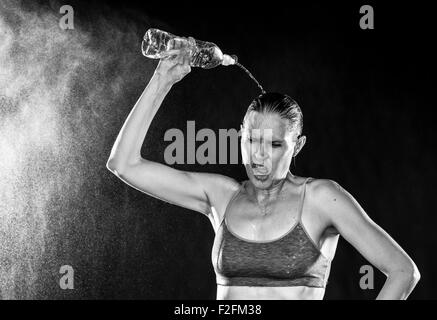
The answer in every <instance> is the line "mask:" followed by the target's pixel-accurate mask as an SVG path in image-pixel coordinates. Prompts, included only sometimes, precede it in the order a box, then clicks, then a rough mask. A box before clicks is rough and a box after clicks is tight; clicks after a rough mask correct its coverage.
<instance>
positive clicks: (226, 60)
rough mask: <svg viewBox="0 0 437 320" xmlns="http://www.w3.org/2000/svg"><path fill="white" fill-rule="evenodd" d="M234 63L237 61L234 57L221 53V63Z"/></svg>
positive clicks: (226, 64) (225, 64)
mask: <svg viewBox="0 0 437 320" xmlns="http://www.w3.org/2000/svg"><path fill="white" fill-rule="evenodd" d="M235 63H237V61H235V59H234V58H232V57H231V56H229V55H227V54H224V55H223V61H222V65H224V66H229V65H232V64H235Z"/></svg>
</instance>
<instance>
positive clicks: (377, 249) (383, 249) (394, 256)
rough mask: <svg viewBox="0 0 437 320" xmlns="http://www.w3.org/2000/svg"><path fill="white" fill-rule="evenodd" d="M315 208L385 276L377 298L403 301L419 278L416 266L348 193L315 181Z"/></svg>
mask: <svg viewBox="0 0 437 320" xmlns="http://www.w3.org/2000/svg"><path fill="white" fill-rule="evenodd" d="M316 181H317V183H315V184H314V187H313V190H312V195H313V196H314V198H315V201H316V205H317V207H318V209H319V210H321V211H322V212H323V213H324V215H325V216H326V217H328V220H329V222H330V223H331V225H332V226H334V227H335V228H336V229H337V230H338V232H339V233H340V234H341V236H343V237H344V238H345V239H346V241H348V242H349V243H350V244H351V245H353V246H354V247H355V248H356V249H357V250H358V251H359V252H360V253H361V254H362V255H363V256H364V258H366V259H367V260H368V261H369V262H370V263H371V264H372V265H374V266H375V267H377V268H378V269H379V270H380V271H381V272H383V273H384V274H385V275H386V276H387V280H386V282H385V284H384V286H383V288H382V289H381V291H380V292H379V294H378V296H377V298H376V299H379V300H382V299H386V300H388V299H389V300H397V299H406V298H407V297H408V296H409V295H410V293H411V291H413V289H414V287H415V286H416V284H417V282H418V281H419V279H420V273H419V270H418V269H417V266H416V264H415V263H414V262H413V260H412V259H411V258H410V257H409V256H408V254H407V253H406V252H405V251H404V250H403V249H402V248H401V247H400V246H399V245H398V244H397V243H396V242H395V241H394V240H393V239H392V238H391V237H390V235H389V234H388V233H387V232H385V231H384V230H383V229H382V228H381V227H379V226H378V225H377V224H376V223H375V222H373V221H372V220H371V219H370V218H369V216H368V215H367V214H366V212H365V211H364V210H363V208H361V206H360V205H359V203H358V202H357V201H356V200H355V199H354V197H352V195H351V194H349V192H347V191H346V190H344V189H343V188H342V187H341V186H340V185H339V184H338V183H336V182H335V181H332V180H327V179H320V180H316Z"/></svg>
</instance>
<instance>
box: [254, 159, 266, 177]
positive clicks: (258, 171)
mask: <svg viewBox="0 0 437 320" xmlns="http://www.w3.org/2000/svg"><path fill="white" fill-rule="evenodd" d="M252 172H253V175H254V176H255V177H256V178H259V179H264V178H267V177H268V175H269V170H268V169H267V168H266V167H264V166H263V165H259V164H256V163H252Z"/></svg>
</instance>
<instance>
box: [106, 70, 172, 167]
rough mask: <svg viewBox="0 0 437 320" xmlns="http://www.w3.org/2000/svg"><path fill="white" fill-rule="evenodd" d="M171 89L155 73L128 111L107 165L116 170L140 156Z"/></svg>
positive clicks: (161, 77) (160, 76)
mask: <svg viewBox="0 0 437 320" xmlns="http://www.w3.org/2000/svg"><path fill="white" fill-rule="evenodd" d="M170 89H171V83H170V82H169V81H167V80H166V78H165V77H164V76H162V75H160V74H159V73H155V74H154V75H153V76H152V78H151V79H150V81H149V83H148V85H147V86H146V88H145V89H144V91H143V93H142V94H141V96H140V98H139V99H138V101H137V103H136V104H135V106H134V107H133V109H132V110H131V112H130V113H129V115H128V117H127V118H126V121H125V122H124V124H123V127H122V128H121V130H120V132H119V134H118V136H117V139H116V140H115V143H114V145H113V147H112V150H111V155H110V157H109V160H108V163H107V167H108V168H110V169H117V170H118V171H120V170H122V168H123V167H124V166H125V165H126V164H129V163H134V162H135V161H137V160H138V159H140V157H141V146H142V144H143V142H144V139H145V137H146V134H147V131H148V130H149V127H150V124H151V122H152V120H153V118H154V116H155V114H156V112H157V111H158V109H159V107H160V106H161V103H162V101H163V100H164V98H165V96H166V95H167V93H168V92H169V90H170Z"/></svg>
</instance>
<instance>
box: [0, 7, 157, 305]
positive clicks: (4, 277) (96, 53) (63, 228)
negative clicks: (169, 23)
mask: <svg viewBox="0 0 437 320" xmlns="http://www.w3.org/2000/svg"><path fill="white" fill-rule="evenodd" d="M61 5H62V4H60V3H57V2H55V1H50V6H51V7H50V6H48V5H47V4H45V5H41V4H38V2H33V1H32V2H30V1H16V0H2V1H1V2H0V153H1V157H0V299H32V298H36V297H50V298H53V297H55V296H56V294H61V293H59V292H60V291H62V290H59V288H56V284H57V281H58V279H59V268H60V266H61V265H63V264H69V263H70V262H71V261H72V260H74V259H76V260H75V261H79V258H77V255H79V256H81V257H84V258H85V259H88V258H90V259H92V260H93V262H91V263H92V264H91V267H92V268H95V269H96V270H99V265H98V263H100V262H99V255H102V254H103V253H102V252H101V250H102V249H100V248H102V247H104V245H102V241H105V240H104V239H105V236H102V235H99V233H98V230H99V228H102V226H101V225H98V223H97V222H96V219H97V217H98V216H99V214H100V212H99V211H105V210H106V212H105V214H107V215H108V214H109V212H108V211H109V206H108V204H107V203H105V202H108V199H107V198H105V197H103V196H102V194H101V192H102V191H101V190H102V187H101V184H102V182H101V181H102V179H103V178H104V175H102V171H106V170H105V161H106V158H107V156H108V155H109V153H108V151H109V150H107V149H105V148H106V147H107V145H108V143H107V141H105V132H106V134H107V133H108V129H110V130H112V125H111V122H110V119H112V118H116V117H117V113H122V112H124V111H123V110H120V108H119V105H118V104H121V103H120V101H121V100H120V99H122V96H124V95H125V90H126V88H129V87H133V86H134V83H141V81H140V79H142V78H144V73H145V71H146V69H147V67H146V66H145V64H146V63H147V62H145V61H144V60H143V59H142V57H141V56H140V55H138V43H139V41H140V35H141V32H140V31H139V30H136V29H135V28H134V27H133V26H132V25H131V24H129V23H128V22H125V20H123V21H118V20H116V18H114V17H111V18H110V19H107V18H106V17H103V16H101V17H98V19H95V20H93V21H92V28H88V29H87V30H88V31H86V30H85V28H83V24H81V21H80V17H75V29H74V30H62V29H61V28H60V27H59V19H60V17H61V15H60V14H59V8H60V7H61ZM143 27H144V25H143V26H142V28H143ZM108 53H110V54H108ZM151 67H152V65H150V67H149V68H148V69H149V70H148V72H150V73H151V72H152V69H151ZM108 110H110V113H111V117H108V116H105V115H107V114H108ZM114 116H115V117H114ZM108 139H109V137H108ZM111 139H112V136H111ZM99 184H100V185H99ZM93 206H94V207H93ZM95 210H97V212H96V211H95ZM72 230H74V232H72ZM83 235H86V237H87V239H86V240H87V241H85V243H84V239H83ZM88 237H89V238H88ZM78 247H80V248H81V250H82V251H81V252H77V250H75V249H74V248H78ZM87 254H89V256H87ZM102 260H103V259H102ZM94 261H96V262H94ZM88 263H90V262H88ZM44 277H46V278H47V279H46V278H44ZM53 287H54V289H50V288H53ZM47 290H54V291H52V292H48V291H47ZM45 291H47V292H45ZM53 292H55V293H53Z"/></svg>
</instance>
